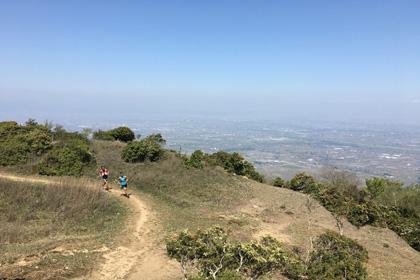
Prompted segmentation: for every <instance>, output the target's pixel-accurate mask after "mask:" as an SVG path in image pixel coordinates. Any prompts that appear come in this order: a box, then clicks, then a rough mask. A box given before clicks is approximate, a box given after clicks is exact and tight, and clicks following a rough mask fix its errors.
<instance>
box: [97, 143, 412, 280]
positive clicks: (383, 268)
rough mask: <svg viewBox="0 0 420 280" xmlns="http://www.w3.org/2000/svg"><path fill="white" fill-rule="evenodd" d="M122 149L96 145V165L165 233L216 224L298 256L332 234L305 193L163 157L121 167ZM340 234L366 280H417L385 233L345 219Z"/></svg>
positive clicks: (332, 224)
mask: <svg viewBox="0 0 420 280" xmlns="http://www.w3.org/2000/svg"><path fill="white" fill-rule="evenodd" d="M124 145H125V144H122V143H119V142H103V141H97V142H95V143H94V151H95V153H96V156H97V161H98V164H101V165H102V164H103V165H106V166H107V167H109V168H110V170H111V176H115V177H116V176H117V175H118V174H119V172H120V171H123V172H124V174H125V175H127V176H128V177H129V178H131V180H130V183H129V186H131V187H132V188H136V189H137V190H138V191H140V194H141V195H143V196H145V197H147V198H149V199H151V200H152V201H153V202H154V209H155V210H156V211H157V212H158V213H159V215H160V219H161V221H162V224H163V225H164V227H165V229H166V234H167V235H170V234H172V233H175V232H179V231H180V230H184V229H186V228H188V229H191V230H195V229H197V228H208V227H209V226H212V225H216V224H217V225H220V226H222V227H223V228H225V229H227V230H228V232H229V234H230V236H233V238H234V239H239V240H249V239H252V238H256V237H260V236H263V235H266V234H269V235H272V236H274V237H276V238H277V239H279V240H281V241H283V242H284V243H285V244H287V246H289V247H291V248H292V247H294V248H295V250H297V251H298V252H300V254H301V255H302V256H303V257H304V256H305V254H306V253H305V252H308V250H309V249H310V246H311V245H310V244H311V240H313V239H314V238H315V237H316V236H319V235H320V234H321V233H323V232H325V231H326V230H333V231H338V227H337V223H336V219H335V218H334V217H333V215H332V214H331V213H330V212H329V211H327V210H326V209H325V208H324V207H322V206H321V205H320V204H319V203H318V202H317V201H315V200H313V199H312V198H310V197H309V196H308V195H305V194H302V193H298V192H295V191H292V190H288V189H282V188H276V187H272V186H269V185H265V184H260V183H257V182H255V181H252V180H248V179H246V178H243V177H241V176H234V175H231V174H227V173H226V172H225V171H224V170H222V169H221V168H217V167H216V168H204V169H189V168H186V167H185V165H184V163H183V160H182V159H180V158H179V157H177V156H176V155H175V154H173V153H169V152H167V153H166V154H165V156H164V159H163V160H161V161H158V162H155V163H125V162H123V161H122V160H121V159H120V153H121V150H122V148H123V146H124ZM92 175H96V174H92ZM343 233H344V235H345V236H348V237H350V238H352V239H354V240H356V241H358V242H359V243H360V244H361V245H363V246H364V247H365V248H366V249H367V250H368V253H369V262H368V273H369V276H370V278H371V279H418V276H419V275H420V268H419V267H418V265H417V264H418V263H420V254H419V253H418V252H417V251H415V250H414V249H412V248H411V247H410V246H408V245H407V243H406V242H405V241H404V240H402V239H401V238H400V237H398V236H397V235H396V234H395V233H394V232H392V231H391V230H389V229H384V228H375V227H371V226H365V227H361V228H360V229H358V228H356V227H355V226H353V225H351V224H350V223H348V222H346V221H344V224H343Z"/></svg>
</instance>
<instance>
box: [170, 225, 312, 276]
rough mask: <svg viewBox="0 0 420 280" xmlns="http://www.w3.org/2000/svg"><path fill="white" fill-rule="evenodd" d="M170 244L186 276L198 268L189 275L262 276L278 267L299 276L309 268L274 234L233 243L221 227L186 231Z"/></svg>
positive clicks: (286, 272) (173, 255) (174, 256)
mask: <svg viewBox="0 0 420 280" xmlns="http://www.w3.org/2000/svg"><path fill="white" fill-rule="evenodd" d="M166 248H167V253H168V255H169V256H170V257H171V258H174V259H176V260H178V261H179V262H180V264H181V267H182V271H184V276H185V277H186V278H187V277H188V276H189V274H191V273H192V272H193V271H195V270H198V275H196V276H193V277H192V278H189V279H244V278H245V279H246V278H248V277H249V278H252V279H259V278H261V277H262V276H264V275H267V274H269V273H272V272H275V271H277V272H281V273H283V274H284V275H286V276H287V277H289V278H290V279H299V277H301V275H303V273H304V271H305V269H304V266H303V265H302V262H301V261H300V259H299V258H298V256H297V255H295V254H294V253H292V252H288V251H287V250H285V249H284V248H283V246H282V244H281V243H280V242H278V241H277V240H275V239H274V238H271V237H264V238H262V239H261V240H260V241H250V242H242V243H233V242H229V241H228V238H227V235H226V233H225V232H224V231H223V229H221V228H219V227H214V228H210V229H208V230H205V231H198V232H197V233H196V234H191V233H189V232H188V231H184V232H182V233H180V234H179V235H178V236H176V237H175V238H173V239H171V240H169V241H168V242H167V246H166Z"/></svg>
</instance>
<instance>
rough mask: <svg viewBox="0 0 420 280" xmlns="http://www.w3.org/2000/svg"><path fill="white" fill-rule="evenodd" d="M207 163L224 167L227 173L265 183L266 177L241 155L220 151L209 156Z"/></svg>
mask: <svg viewBox="0 0 420 280" xmlns="http://www.w3.org/2000/svg"><path fill="white" fill-rule="evenodd" d="M207 161H208V162H209V163H210V164H213V165H218V166H221V167H223V168H224V169H225V170H226V171H227V172H229V173H233V174H236V175H241V176H248V177H249V178H251V179H253V180H255V181H257V182H263V181H264V177H263V176H262V175H261V174H260V173H258V172H257V171H256V170H255V167H254V166H253V165H252V164H251V163H250V162H249V161H247V160H245V159H244V158H243V156H241V155H240V154H239V153H232V154H229V153H227V152H224V151H220V152H217V153H214V154H211V155H208V156H207Z"/></svg>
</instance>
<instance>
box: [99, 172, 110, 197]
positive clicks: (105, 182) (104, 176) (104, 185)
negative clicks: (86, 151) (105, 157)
mask: <svg viewBox="0 0 420 280" xmlns="http://www.w3.org/2000/svg"><path fill="white" fill-rule="evenodd" d="M99 175H100V177H101V179H102V181H103V182H102V188H104V190H106V191H109V187H108V177H109V170H108V169H107V168H105V166H101V168H100V169H99Z"/></svg>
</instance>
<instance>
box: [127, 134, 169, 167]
mask: <svg viewBox="0 0 420 280" xmlns="http://www.w3.org/2000/svg"><path fill="white" fill-rule="evenodd" d="M162 140H163V138H159V137H156V135H151V136H149V137H146V138H145V139H142V140H140V141H134V142H130V143H128V144H127V146H125V147H124V149H123V150H122V152H121V158H122V159H123V160H124V161H126V162H144V161H157V160H159V159H160V158H161V157H162V156H163V153H164V150H163V148H162V144H163V143H164V142H163V141H162Z"/></svg>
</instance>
